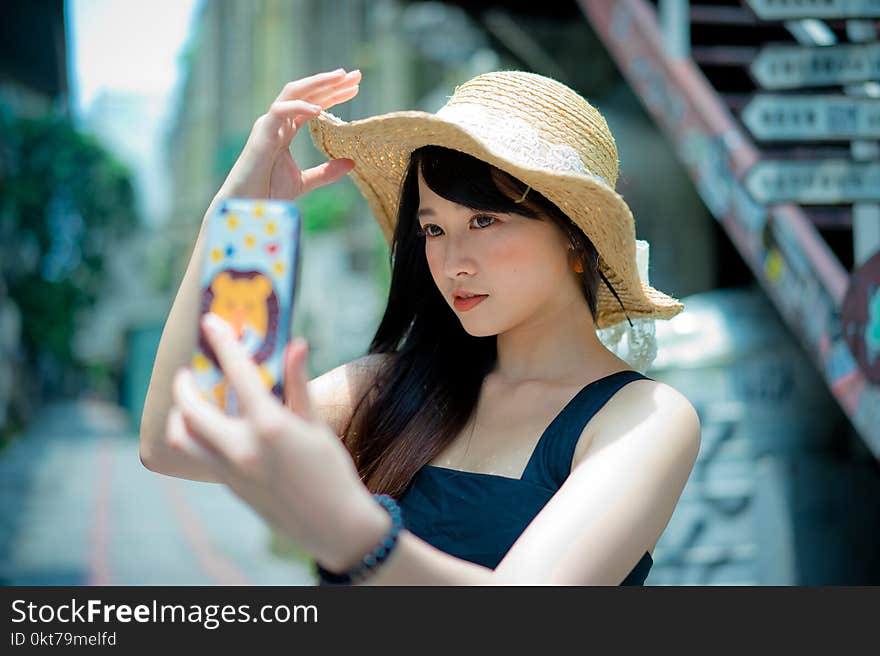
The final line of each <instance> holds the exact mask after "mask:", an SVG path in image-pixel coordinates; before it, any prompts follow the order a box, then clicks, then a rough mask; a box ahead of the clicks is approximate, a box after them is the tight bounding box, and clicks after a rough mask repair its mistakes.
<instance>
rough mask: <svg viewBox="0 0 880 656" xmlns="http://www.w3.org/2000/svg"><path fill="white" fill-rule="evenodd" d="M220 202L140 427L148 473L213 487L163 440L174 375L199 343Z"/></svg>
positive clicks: (172, 318) (178, 301) (162, 347)
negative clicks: (202, 282)
mask: <svg viewBox="0 0 880 656" xmlns="http://www.w3.org/2000/svg"><path fill="white" fill-rule="evenodd" d="M221 200H223V194H222V193H218V194H217V195H216V196H215V197H214V200H213V201H212V202H211V205H210V207H208V211H207V212H206V213H205V217H204V218H203V219H202V223H201V226H200V227H199V235H198V238H197V239H196V244H195V248H194V249H193V253H192V257H191V258H190V260H189V264H187V267H186V272H185V273H184V275H183V281H182V282H181V283H180V288H179V289H178V290H177V295H176V296H175V297H174V303H173V305H172V306H171V312H170V313H169V314H168V319H167V320H166V321H165V327H164V328H163V329H162V338H161V339H160V340H159V349H158V351H157V353H156V360H155V362H154V363H153V372H152V375H151V376H150V386H149V389H148V390H147V397H146V400H145V401H144V411H143V414H142V415H141V425H140V457H141V462H142V463H143V465H144V466H145V467H146V468H147V469H150V470H151V471H155V472H160V473H162V474H167V475H168V476H176V477H180V478H189V479H192V480H194V481H205V482H210V483H217V482H219V479H218V478H217V477H216V475H215V474H214V473H213V472H212V470H211V469H210V468H209V467H206V466H205V465H203V464H201V463H199V462H196V461H184V460H183V459H182V458H181V457H180V455H179V454H177V453H174V452H172V450H171V449H170V448H169V447H168V444H167V442H166V441H165V439H164V437H165V422H166V420H167V417H168V410H169V409H170V408H171V403H172V395H171V382H172V379H173V376H174V372H175V371H177V369H178V368H180V367H182V366H185V365H188V364H189V362H190V358H191V357H192V353H193V349H194V348H195V343H196V337H197V331H198V316H199V305H200V304H199V273H200V271H201V265H202V257H203V251H204V234H205V224H206V221H207V218H208V217H209V216H210V215H211V213H212V212H213V211H214V208H215V207H216V206H217V204H218V203H219V202H220V201H221Z"/></svg>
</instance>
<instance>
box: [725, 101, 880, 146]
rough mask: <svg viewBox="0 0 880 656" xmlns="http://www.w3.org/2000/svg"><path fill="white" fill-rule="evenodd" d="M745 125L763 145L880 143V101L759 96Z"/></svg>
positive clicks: (748, 111) (745, 117)
mask: <svg viewBox="0 0 880 656" xmlns="http://www.w3.org/2000/svg"><path fill="white" fill-rule="evenodd" d="M741 117H742V121H743V123H744V124H745V126H746V127H747V128H748V129H749V132H751V133H752V136H754V137H755V138H756V139H760V140H762V141H845V140H850V139H880V99H876V98H857V97H853V96H833V95H821V96H820V95H810V96H806V95H793V96H786V95H773V94H758V95H757V96H755V97H754V98H752V100H750V101H749V103H748V104H747V105H746V106H745V107H744V108H743V111H742V114H741Z"/></svg>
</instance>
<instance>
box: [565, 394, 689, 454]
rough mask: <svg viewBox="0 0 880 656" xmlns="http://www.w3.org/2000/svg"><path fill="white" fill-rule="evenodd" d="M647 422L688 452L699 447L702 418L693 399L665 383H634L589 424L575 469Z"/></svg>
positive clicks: (611, 399)
mask: <svg viewBox="0 0 880 656" xmlns="http://www.w3.org/2000/svg"><path fill="white" fill-rule="evenodd" d="M648 423H660V424H661V425H662V426H663V427H664V430H663V433H664V434H667V435H668V439H669V440H670V441H678V442H679V444H680V445H682V446H686V447H688V448H687V449H686V450H687V451H690V450H692V449H693V448H697V449H698V448H699V442H700V433H701V426H700V419H699V415H698V414H697V411H696V409H695V408H694V406H693V404H692V403H691V402H690V400H689V399H688V398H687V397H686V396H685V395H684V394H682V393H681V392H680V391H679V390H677V389H675V388H674V387H672V386H671V385H669V384H667V383H664V382H662V381H658V380H653V379H643V380H634V381H632V382H630V383H628V384H626V385H624V386H623V387H621V388H620V389H619V390H618V391H617V392H615V393H614V394H613V395H612V396H611V398H610V399H608V401H607V402H606V403H605V404H604V405H603V406H602V408H601V409H600V410H599V411H598V412H597V413H596V414H595V415H594V416H593V417H592V419H590V421H589V422H587V425H586V426H585V427H584V430H583V433H582V434H581V437H580V439H579V440H578V444H577V446H576V449H575V454H574V458H573V459H572V460H573V461H572V470H573V469H574V467H575V466H577V464H578V462H580V461H581V460H583V459H584V458H586V457H587V455H588V454H589V453H592V452H595V451H597V450H599V449H601V448H602V447H603V446H607V445H608V444H610V443H612V442H614V441H616V440H617V439H620V438H621V437H622V436H624V435H626V434H627V433H628V432H629V431H631V430H632V429H633V428H635V427H636V426H638V425H639V424H648ZM657 437H661V436H660V435H658V436H657Z"/></svg>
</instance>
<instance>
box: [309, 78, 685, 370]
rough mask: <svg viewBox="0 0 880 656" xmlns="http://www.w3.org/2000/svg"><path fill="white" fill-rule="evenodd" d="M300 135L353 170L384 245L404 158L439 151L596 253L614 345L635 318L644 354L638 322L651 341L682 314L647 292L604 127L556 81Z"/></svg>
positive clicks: (461, 95)
mask: <svg viewBox="0 0 880 656" xmlns="http://www.w3.org/2000/svg"><path fill="white" fill-rule="evenodd" d="M309 127H310V131H311V136H312V141H313V142H314V144H315V146H316V147H317V148H318V149H319V150H320V151H322V152H323V153H324V154H325V155H326V156H327V157H329V158H342V157H344V158H349V159H352V160H354V162H355V166H354V169H353V170H352V171H351V172H350V173H349V175H350V176H351V177H352V179H353V180H354V182H355V184H356V185H357V187H358V188H359V189H360V191H361V193H362V194H363V195H364V197H365V198H366V200H367V203H368V204H369V206H370V209H371V210H372V213H373V216H374V217H375V219H376V221H377V222H378V224H379V227H380V229H381V230H382V233H383V235H384V236H385V239H386V241H387V242H388V243H389V244H390V243H391V238H392V235H393V233H394V226H395V223H396V221H397V203H398V200H399V195H400V188H401V184H402V182H403V176H404V174H405V173H406V169H407V165H408V163H409V157H410V154H411V153H412V151H414V150H415V149H417V148H419V147H421V146H425V145H438V146H445V147H447V148H451V149H454V150H458V151H461V152H463V153H467V154H469V155H472V156H473V157H476V158H477V159H480V160H482V161H484V162H488V163H489V164H492V165H494V166H496V167H498V168H499V169H501V170H503V171H506V172H507V173H509V174H511V175H513V176H514V177H516V178H518V179H519V180H521V181H522V182H524V183H525V184H527V185H528V186H529V187H531V188H532V189H535V190H537V191H539V192H540V193H541V194H543V195H544V196H545V197H546V198H547V199H548V200H550V201H551V202H553V203H554V204H555V205H556V206H557V207H559V209H560V210H562V211H563V212H564V213H565V214H566V215H567V216H568V217H570V218H571V220H572V221H573V222H574V223H575V224H576V225H577V226H579V227H580V228H581V230H583V231H584V233H585V234H586V235H587V237H589V239H590V241H592V243H593V244H594V245H595V247H596V250H597V251H598V253H599V270H600V272H601V273H602V274H604V276H605V278H606V279H607V281H608V283H609V284H610V286H612V287H613V288H614V292H616V294H617V298H615V296H614V295H613V293H612V291H611V290H610V289H609V285H601V284H600V285H599V291H598V298H597V306H598V307H597V309H598V313H597V321H596V326H597V328H600V329H608V330H606V333H605V334H606V337H608V336H609V335H611V332H613V333H614V336H615V339H619V333H620V332H621V331H620V330H615V327H616V326H617V324H618V323H619V322H621V321H624V320H627V321H628V320H630V319H638V318H640V319H642V321H641V322H640V323H641V324H642V326H641V328H639V329H637V331H640V334H632V331H633V328H630V332H631V335H630V339H631V341H634V340H636V341H641V342H642V350H644V348H645V345H646V344H648V341H646V335H645V334H644V333H645V321H650V328H651V330H650V333H651V336H653V320H654V319H669V318H671V317H673V316H675V315H676V314H678V313H679V312H681V311H682V310H683V309H684V305H683V304H682V303H680V302H679V301H678V300H676V299H674V298H672V297H671V296H668V295H666V294H664V293H662V292H660V291H658V290H656V289H654V288H653V287H651V286H650V285H649V284H648V281H647V242H643V241H641V240H639V242H638V244H637V240H636V237H635V222H634V220H633V215H632V211H631V210H630V208H629V207H628V206H627V204H626V202H625V201H624V200H623V198H622V197H621V196H620V195H619V194H618V193H617V192H616V191H614V186H615V183H616V182H617V173H618V161H617V145H616V144H615V142H614V137H613V136H612V135H611V132H610V130H609V129H608V125H607V123H606V122H605V119H604V118H603V117H602V115H601V114H600V113H599V112H598V110H597V109H596V108H595V107H593V106H592V105H591V104H590V103H588V102H587V101H586V100H585V99H584V98H583V97H582V96H580V95H579V94H578V93H576V92H575V91H574V90H572V89H571V88H569V87H567V86H566V85H564V84H562V83H560V82H557V81H556V80H553V79H550V78H547V77H544V76H541V75H537V74H535V73H527V72H523V71H496V72H492V73H485V74H482V75H478V76H476V77H474V78H472V79H470V80H468V81H467V82H465V83H464V84H462V85H460V86H458V87H456V88H455V92H454V94H453V95H452V96H451V97H450V98H449V100H448V101H447V103H446V104H445V105H444V106H443V107H442V108H440V109H439V110H438V111H437V112H436V113H433V114H432V113H429V112H423V111H397V112H390V113H387V114H382V115H379V116H372V117H369V118H365V119H360V120H356V121H350V122H345V121H342V120H341V119H339V118H338V117H336V116H334V115H333V114H331V113H329V112H327V111H324V112H321V114H320V115H318V116H317V117H315V118H314V119H312V120H311V121H310V122H309ZM637 247H638V250H639V255H640V256H637ZM643 250H644V253H642V251H643ZM640 260H642V261H641V262H640ZM640 264H641V265H642V266H641V267H640V266H639V265H640ZM640 269H643V270H642V271H641V275H640ZM618 299H619V300H618ZM629 323H630V326H633V324H632V322H629ZM609 330H610V331H611V332H609ZM648 345H649V346H652V344H648ZM632 349H633V344H632V343H631V344H630V350H632ZM645 357H649V358H650V359H651V360H653V354H649V355H647V356H646V354H644V353H643V354H642V357H641V363H642V364H643V365H644V360H645Z"/></svg>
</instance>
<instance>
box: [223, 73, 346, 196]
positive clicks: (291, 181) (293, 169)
mask: <svg viewBox="0 0 880 656" xmlns="http://www.w3.org/2000/svg"><path fill="white" fill-rule="evenodd" d="M360 79H361V73H360V71H359V70H354V71H351V72H349V73H346V72H345V70H344V69H342V68H340V69H337V70H335V71H330V72H327V73H318V74H317V75H312V76H310V77H304V78H302V79H300V80H295V81H293V82H288V83H287V84H286V85H284V89H282V91H281V94H280V95H279V96H278V97H277V98H276V99H275V102H273V103H272V105H271V106H270V107H269V111H267V112H266V113H265V114H263V115H262V116H260V117H259V118H258V119H257V120H256V122H255V123H254V126H253V128H252V129H251V133H250V136H249V137H248V140H247V143H246V144H245V146H244V149H243V150H242V151H241V154H240V155H239V156H238V159H237V160H236V161H235V164H234V165H233V166H232V169H231V170H230V172H229V175H228V176H227V177H226V180H225V181H224V182H223V186H222V187H221V188H220V194H219V195H220V196H222V197H233V196H237V197H241V198H280V199H285V200H293V199H294V198H296V197H297V196H301V195H302V194H304V193H306V192H307V191H311V190H312V189H315V188H317V187H322V186H324V185H327V184H330V183H331V182H335V181H336V180H338V179H339V178H341V177H342V176H343V175H345V174H346V173H348V172H349V171H351V169H352V168H354V162H353V161H352V160H350V159H332V160H330V161H328V162H324V163H323V164H319V165H318V166H314V167H312V168H310V169H306V170H305V171H302V170H300V168H299V167H298V166H297V164H296V162H295V161H293V157H292V156H291V154H290V142H291V141H293V137H294V136H295V135H296V133H297V131H298V130H299V128H300V127H302V126H303V125H305V124H306V123H307V122H308V121H309V120H310V119H313V118H314V117H315V116H317V115H318V114H320V113H321V110H322V109H329V108H330V107H333V106H334V105H336V104H338V103H341V102H344V101H346V100H350V99H351V98H354V96H356V95H357V92H358V83H359V82H360Z"/></svg>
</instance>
